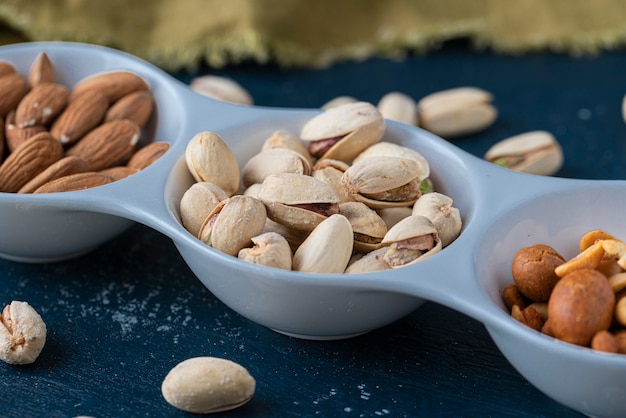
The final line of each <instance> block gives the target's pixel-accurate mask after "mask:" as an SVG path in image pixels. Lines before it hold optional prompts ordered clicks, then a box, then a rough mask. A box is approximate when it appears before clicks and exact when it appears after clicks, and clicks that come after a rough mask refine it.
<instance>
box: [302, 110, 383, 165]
mask: <svg viewBox="0 0 626 418" xmlns="http://www.w3.org/2000/svg"><path fill="white" fill-rule="evenodd" d="M384 132H385V120H384V119H383V117H382V115H381V114H380V112H379V111H378V109H376V107H375V106H373V105H372V104H370V103H367V102H356V103H348V104H344V105H340V106H337V107H333V108H331V109H328V110H326V111H325V112H323V113H321V114H319V115H317V116H315V117H314V118H313V119H311V120H309V121H308V122H307V123H306V124H305V125H304V127H303V128H302V131H301V132H300V138H301V139H302V140H303V141H308V142H309V152H311V154H312V155H313V156H315V157H317V158H318V159H324V158H333V159H335V160H341V161H345V162H350V161H352V160H353V159H354V157H356V156H357V155H358V154H359V153H360V152H361V151H363V150H364V149H366V148H367V147H369V146H370V145H372V144H375V143H376V142H378V141H380V139H381V138H382V136H383V134H384ZM313 148H317V150H316V151H311V150H312V149H313Z"/></svg>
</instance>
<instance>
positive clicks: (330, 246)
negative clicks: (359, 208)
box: [292, 214, 354, 273]
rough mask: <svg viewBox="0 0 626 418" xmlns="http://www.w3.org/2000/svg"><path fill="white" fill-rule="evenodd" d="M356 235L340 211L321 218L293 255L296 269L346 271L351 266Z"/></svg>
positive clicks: (323, 271) (310, 271)
mask: <svg viewBox="0 0 626 418" xmlns="http://www.w3.org/2000/svg"><path fill="white" fill-rule="evenodd" d="M353 242H354V235H353V231H352V226H351V225H350V222H349V221H348V219H347V218H346V217H345V216H343V215H340V214H335V215H331V216H329V217H328V218H326V219H325V220H324V221H322V222H320V223H319V224H318V225H317V226H316V227H315V229H313V231H311V233H310V234H309V236H308V237H307V238H306V240H304V242H303V243H302V244H301V245H300V246H299V247H298V249H297V250H296V252H295V254H294V255H293V264H292V267H293V270H296V271H302V272H309V273H343V272H344V271H345V269H346V267H347V266H348V262H349V261H350V256H351V255H352V248H353Z"/></svg>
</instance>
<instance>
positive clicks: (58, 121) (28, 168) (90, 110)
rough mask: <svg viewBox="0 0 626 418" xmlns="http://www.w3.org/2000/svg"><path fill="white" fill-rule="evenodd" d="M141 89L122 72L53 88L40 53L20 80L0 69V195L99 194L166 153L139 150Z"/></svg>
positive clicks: (0, 65)
mask: <svg viewBox="0 0 626 418" xmlns="http://www.w3.org/2000/svg"><path fill="white" fill-rule="evenodd" d="M154 106H155V104H154V99H153V97H152V93H151V91H150V89H149V85H148V83H147V82H146V81H145V80H144V79H143V78H141V77H140V76H139V75H137V74H135V73H132V72H130V71H124V70H119V71H109V72H103V73H99V74H96V75H93V76H90V77H87V78H84V79H82V80H80V81H79V82H78V83H77V84H76V85H75V86H74V87H73V88H72V89H70V88H68V87H67V86H64V85H62V84H60V83H59V82H57V80H56V75H55V68H54V65H53V63H52V62H51V61H50V58H49V57H48V55H47V54H46V53H45V52H41V53H40V54H39V55H38V57H37V58H36V59H35V61H34V62H33V64H32V66H31V68H30V71H29V73H28V74H27V75H22V74H20V73H18V72H17V70H16V69H15V67H14V66H13V64H12V63H10V62H7V61H3V62H0V192H5V193H53V192H67V191H72V190H81V189H86V188H90V187H96V186H101V185H104V184H108V183H111V182H113V181H116V180H119V179H121V178H124V177H126V176H128V175H130V174H134V173H136V172H137V171H139V170H141V169H143V168H145V167H147V166H148V165H150V164H151V163H152V162H154V161H155V160H156V159H158V158H159V157H160V156H161V155H163V154H164V153H165V152H166V151H167V150H168V149H169V143H166V142H151V143H149V144H146V145H144V146H142V145H143V144H144V142H146V141H145V140H144V139H143V138H142V135H143V132H144V129H143V128H144V127H145V126H146V124H147V122H148V120H149V119H150V117H151V115H152V113H153V110H154Z"/></svg>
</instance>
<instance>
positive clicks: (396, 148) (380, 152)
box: [344, 141, 430, 180]
mask: <svg viewBox="0 0 626 418" xmlns="http://www.w3.org/2000/svg"><path fill="white" fill-rule="evenodd" d="M382 156H387V157H400V158H409V159H412V160H415V162H416V163H418V164H419V167H420V176H419V178H420V180H424V179H427V178H428V177H429V176H430V165H429V164H428V161H427V160H426V158H424V156H423V155H422V154H420V153H419V152H417V151H415V150H414V149H412V148H409V147H405V146H402V145H399V144H395V143H393V142H388V141H381V142H377V143H376V144H374V145H372V146H370V147H367V149H365V150H364V151H363V152H361V153H360V154H359V155H358V156H357V157H356V158H355V159H354V161H353V162H352V164H356V163H358V162H359V160H361V159H363V158H368V157H382ZM344 171H345V170H344Z"/></svg>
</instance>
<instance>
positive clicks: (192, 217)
mask: <svg viewBox="0 0 626 418" xmlns="http://www.w3.org/2000/svg"><path fill="white" fill-rule="evenodd" d="M227 198H228V195H227V194H226V192H225V191H224V190H222V189H221V188H220V187H219V186H217V185H215V184H213V183H209V182H198V183H194V184H192V185H191V187H189V188H188V189H187V190H186V191H185V193H184V194H183V197H182V198H181V199H180V219H181V222H182V223H183V226H184V227H185V229H186V230H187V231H189V232H190V233H191V234H192V235H193V236H194V237H197V236H198V233H199V232H200V227H202V224H203V223H204V220H205V219H206V217H207V216H209V214H210V213H211V211H213V209H215V207H216V206H217V204H218V203H219V202H221V201H222V200H226V199H227Z"/></svg>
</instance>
